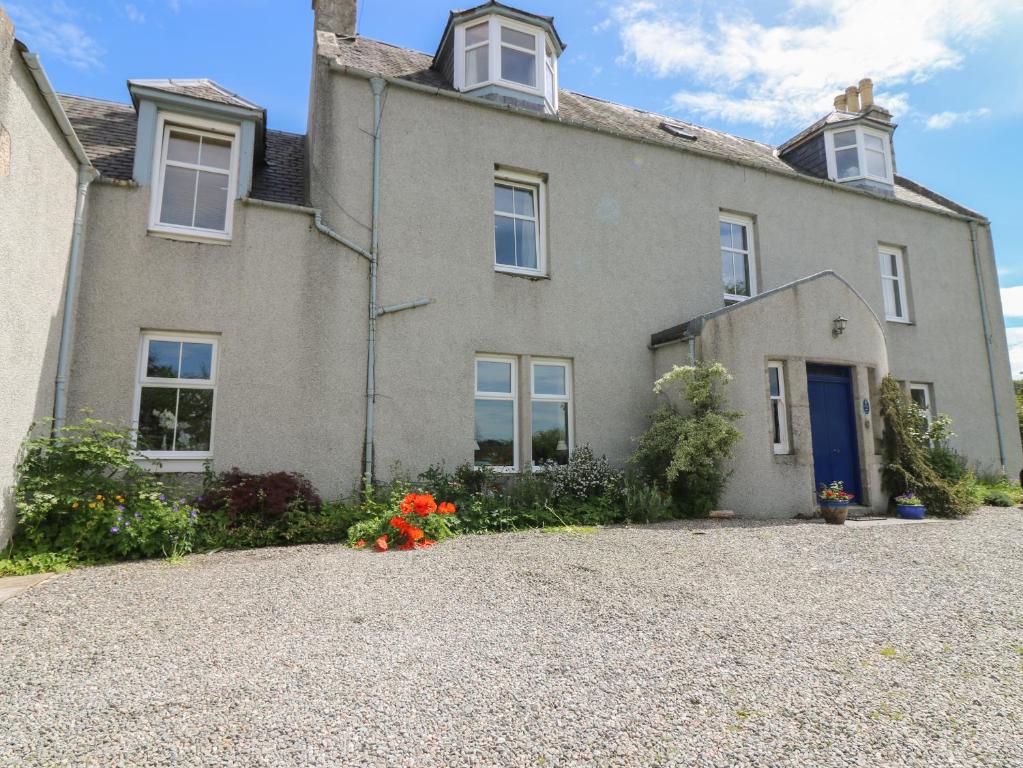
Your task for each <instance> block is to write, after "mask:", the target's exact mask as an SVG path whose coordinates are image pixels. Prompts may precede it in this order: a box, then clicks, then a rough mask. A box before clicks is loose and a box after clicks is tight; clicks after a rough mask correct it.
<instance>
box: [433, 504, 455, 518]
mask: <svg viewBox="0 0 1023 768" xmlns="http://www.w3.org/2000/svg"><path fill="white" fill-rule="evenodd" d="M437 511H438V512H440V513H441V514H442V515H453V514H455V505H454V504H452V503H451V502H450V501H445V502H442V503H441V505H440V506H439V507H437Z"/></svg>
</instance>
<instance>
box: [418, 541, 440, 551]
mask: <svg viewBox="0 0 1023 768" xmlns="http://www.w3.org/2000/svg"><path fill="white" fill-rule="evenodd" d="M436 543H437V542H436V541H434V540H433V539H423V540H422V541H417V542H416V549H426V548H427V547H432V546H433V545H434V544H436Z"/></svg>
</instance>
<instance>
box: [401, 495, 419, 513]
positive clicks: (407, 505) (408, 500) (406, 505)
mask: <svg viewBox="0 0 1023 768" xmlns="http://www.w3.org/2000/svg"><path fill="white" fill-rule="evenodd" d="M415 498H416V495H415V494H414V493H409V494H406V496H405V498H404V499H402V500H401V504H399V505H398V509H399V510H401V513H402V514H403V515H407V514H408V513H409V512H411V511H412V510H413V509H414V502H415Z"/></svg>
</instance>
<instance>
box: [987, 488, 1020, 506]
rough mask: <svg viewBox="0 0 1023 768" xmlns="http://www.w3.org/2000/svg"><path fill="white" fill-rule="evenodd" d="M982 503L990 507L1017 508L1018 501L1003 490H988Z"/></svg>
mask: <svg viewBox="0 0 1023 768" xmlns="http://www.w3.org/2000/svg"><path fill="white" fill-rule="evenodd" d="M981 503H983V504H986V505H987V506H989V507H1014V506H1016V503H1017V499H1016V498H1015V497H1014V496H1013V495H1012V494H1010V493H1009V492H1008V491H1005V490H1002V489H1001V488H988V489H986V490H985V492H984V496H983V498H982V499H981Z"/></svg>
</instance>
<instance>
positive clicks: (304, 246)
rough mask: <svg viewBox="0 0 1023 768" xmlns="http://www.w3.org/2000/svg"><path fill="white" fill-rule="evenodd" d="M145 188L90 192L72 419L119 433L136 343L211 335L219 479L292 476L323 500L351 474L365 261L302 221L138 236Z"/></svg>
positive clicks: (296, 213) (267, 214) (242, 206)
mask: <svg viewBox="0 0 1023 768" xmlns="http://www.w3.org/2000/svg"><path fill="white" fill-rule="evenodd" d="M148 204H149V188H147V187H135V186H127V185H120V186H114V185H111V184H95V185H94V186H93V188H92V190H91V192H90V205H89V217H88V228H89V238H88V241H87V243H86V251H85V263H86V264H87V265H88V268H87V269H86V270H85V271H84V273H83V276H82V283H81V290H80V296H79V305H78V306H79V310H78V315H77V320H76V327H77V328H76V336H75V350H76V353H75V358H74V365H73V368H72V372H71V386H70V396H69V397H70V407H69V412H68V416H69V418H73V417H75V416H76V414H77V412H78V411H79V410H80V409H82V408H91V409H94V414H95V415H96V416H97V417H98V418H103V419H108V420H111V421H114V422H117V423H120V424H128V423H130V422H131V420H132V418H133V417H134V414H133V412H132V411H133V403H134V394H135V386H136V380H137V379H136V376H137V370H138V359H139V345H140V340H141V335H142V332H143V331H165V332H190V333H201V334H216V335H217V336H218V341H219V356H218V375H217V382H216V390H215V396H214V397H215V400H214V414H213V455H214V459H213V465H214V469H215V470H217V471H222V470H226V469H229V468H231V467H232V466H238V467H241V468H242V469H244V470H247V471H253V472H263V471H271V470H289V471H299V472H302V473H304V474H306V475H307V476H308V477H309V478H310V479H311V480H312V482H313V484H314V485H315V486H316V487H317V489H319V490H320V491H321V493H323V494H325V495H327V496H335V495H337V494H340V493H347V492H349V491H351V490H352V485H353V484H354V483H355V482H356V481H357V479H358V477H359V474H360V457H361V451H362V435H363V424H364V421H363V404H364V393H365V379H366V284H367V277H366V275H367V270H366V266H365V261H364V260H363V259H362V257H360V256H356V255H355V254H353V253H352V252H351V251H349V250H347V249H346V248H344V247H343V246H341V245H340V244H339V243H337V242H335V241H334V240H331V239H329V238H327V237H325V236H324V235H322V234H320V233H319V232H317V231H315V230H314V229H313V228H312V216H311V215H310V214H308V213H305V212H303V211H301V210H299V209H289V210H284V209H279V208H267V207H263V206H257V205H253V204H247V203H241V202H239V203H236V204H235V213H234V227H233V231H234V235H233V239H232V241H231V243H230V244H226V245H219V244H200V243H188V242H180V241H175V240H169V239H165V238H162V237H155V236H152V235H148V234H147V233H146V222H147V216H148Z"/></svg>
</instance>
